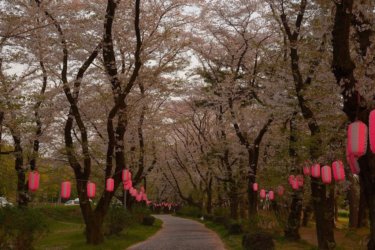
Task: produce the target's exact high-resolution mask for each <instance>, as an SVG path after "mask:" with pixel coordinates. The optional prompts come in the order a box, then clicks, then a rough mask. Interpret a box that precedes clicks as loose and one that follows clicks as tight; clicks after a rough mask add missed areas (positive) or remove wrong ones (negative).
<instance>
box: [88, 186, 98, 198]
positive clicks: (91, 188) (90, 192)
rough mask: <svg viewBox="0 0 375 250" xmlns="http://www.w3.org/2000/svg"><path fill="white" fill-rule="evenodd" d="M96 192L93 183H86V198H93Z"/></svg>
mask: <svg viewBox="0 0 375 250" xmlns="http://www.w3.org/2000/svg"><path fill="white" fill-rule="evenodd" d="M95 192H96V185H95V183H93V182H88V183H87V197H89V198H94V197H95Z"/></svg>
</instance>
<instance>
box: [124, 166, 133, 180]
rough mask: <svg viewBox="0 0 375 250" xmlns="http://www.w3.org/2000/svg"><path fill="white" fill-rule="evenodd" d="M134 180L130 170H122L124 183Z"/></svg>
mask: <svg viewBox="0 0 375 250" xmlns="http://www.w3.org/2000/svg"><path fill="white" fill-rule="evenodd" d="M131 179H132V173H131V172H130V171H129V169H124V170H122V181H125V182H126V181H129V180H131Z"/></svg>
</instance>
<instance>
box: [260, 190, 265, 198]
mask: <svg viewBox="0 0 375 250" xmlns="http://www.w3.org/2000/svg"><path fill="white" fill-rule="evenodd" d="M259 196H260V198H261V199H264V198H266V190H264V189H261V190H260V193H259Z"/></svg>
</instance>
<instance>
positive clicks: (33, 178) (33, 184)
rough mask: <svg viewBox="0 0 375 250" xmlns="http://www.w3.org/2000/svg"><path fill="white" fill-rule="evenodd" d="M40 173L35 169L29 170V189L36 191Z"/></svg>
mask: <svg viewBox="0 0 375 250" xmlns="http://www.w3.org/2000/svg"><path fill="white" fill-rule="evenodd" d="M39 179H40V175H39V173H38V172H37V171H33V172H30V174H29V180H28V186H29V190H30V191H33V192H34V191H36V190H37V189H38V188H39Z"/></svg>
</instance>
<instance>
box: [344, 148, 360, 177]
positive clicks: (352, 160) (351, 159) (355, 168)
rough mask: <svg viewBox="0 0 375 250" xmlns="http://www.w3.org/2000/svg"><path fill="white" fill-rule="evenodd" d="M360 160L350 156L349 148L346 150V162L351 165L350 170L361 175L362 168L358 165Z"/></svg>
mask: <svg viewBox="0 0 375 250" xmlns="http://www.w3.org/2000/svg"><path fill="white" fill-rule="evenodd" d="M357 160H358V159H357V158H356V157H355V156H354V155H352V154H349V151H348V148H346V161H347V162H348V164H349V167H350V170H351V171H352V173H353V174H359V172H360V168H359V164H358V161H357Z"/></svg>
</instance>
